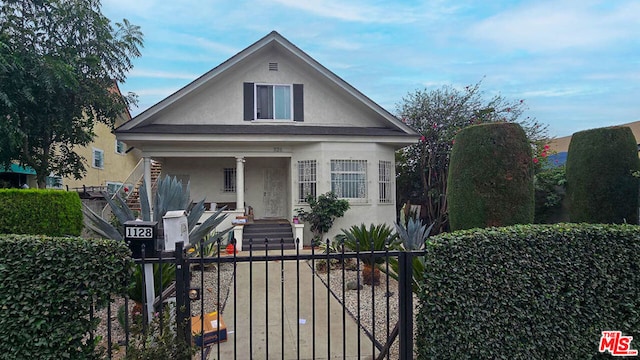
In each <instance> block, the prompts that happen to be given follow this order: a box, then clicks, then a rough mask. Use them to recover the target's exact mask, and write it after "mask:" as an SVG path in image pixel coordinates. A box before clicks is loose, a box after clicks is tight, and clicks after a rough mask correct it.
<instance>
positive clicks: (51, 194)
mask: <svg viewBox="0 0 640 360" xmlns="http://www.w3.org/2000/svg"><path fill="white" fill-rule="evenodd" d="M82 226H83V225H82V203H81V201H80V197H79V196H78V193H76V192H67V191H60V190H39V189H0V234H33V235H49V236H67V235H71V236H78V235H80V233H81V232H82Z"/></svg>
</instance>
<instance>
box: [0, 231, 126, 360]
mask: <svg viewBox="0 0 640 360" xmlns="http://www.w3.org/2000/svg"><path fill="white" fill-rule="evenodd" d="M130 254H131V252H130V250H129V248H128V247H127V246H126V244H125V243H124V242H122V241H113V240H85V239H81V238H69V237H67V238H54V237H45V236H37V237H36V236H30V235H0V279H1V281H2V286H0V339H1V340H0V359H56V360H57V359H92V358H95V357H96V356H95V347H96V343H97V340H98V339H97V338H96V339H94V342H91V341H89V340H88V339H89V337H88V335H89V333H90V332H92V331H94V330H95V329H96V326H97V323H98V319H94V320H93V322H91V321H89V314H90V309H91V305H92V303H94V304H95V305H96V309H99V308H101V307H103V306H105V305H106V303H107V299H109V298H110V294H124V293H125V291H126V284H127V283H128V281H129V280H130V276H131V269H132V268H133V261H132V260H131V257H130ZM94 301H95V302H94Z"/></svg>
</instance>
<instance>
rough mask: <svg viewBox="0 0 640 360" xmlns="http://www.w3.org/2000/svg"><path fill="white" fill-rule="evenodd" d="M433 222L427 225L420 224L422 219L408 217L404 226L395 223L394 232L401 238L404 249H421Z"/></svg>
mask: <svg viewBox="0 0 640 360" xmlns="http://www.w3.org/2000/svg"><path fill="white" fill-rule="evenodd" d="M434 224H435V223H434ZM434 224H431V225H430V226H429V227H427V225H426V224H422V220H420V219H414V218H409V221H408V222H407V227H406V228H405V227H404V226H403V225H402V224H398V223H395V227H396V232H397V233H398V236H399V237H400V240H402V247H403V248H404V250H422V249H423V248H424V242H425V241H426V239H427V238H428V237H429V234H431V229H432V228H433V225H434Z"/></svg>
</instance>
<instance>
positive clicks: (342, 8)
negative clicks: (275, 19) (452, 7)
mask: <svg viewBox="0 0 640 360" xmlns="http://www.w3.org/2000/svg"><path fill="white" fill-rule="evenodd" d="M274 1H275V2H277V3H280V4H281V5H284V6H287V7H291V8H296V9H299V10H304V11H306V12H310V13H313V14H315V15H317V16H322V17H328V18H333V19H339V20H344V21H353V22H361V23H409V22H413V21H415V20H416V13H415V11H412V10H411V9H409V8H407V7H402V6H401V5H400V4H398V3H395V4H393V6H391V7H380V6H374V5H370V4H369V3H367V2H357V3H356V2H351V1H349V2H347V1H340V0H304V1H300V0H274Z"/></svg>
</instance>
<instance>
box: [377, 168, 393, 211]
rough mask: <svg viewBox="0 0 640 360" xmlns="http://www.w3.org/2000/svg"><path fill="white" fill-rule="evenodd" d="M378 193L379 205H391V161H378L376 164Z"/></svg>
mask: <svg viewBox="0 0 640 360" xmlns="http://www.w3.org/2000/svg"><path fill="white" fill-rule="evenodd" d="M378 191H379V198H378V201H379V202H380V203H384V204H388V203H391V161H384V160H380V163H379V164H378Z"/></svg>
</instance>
